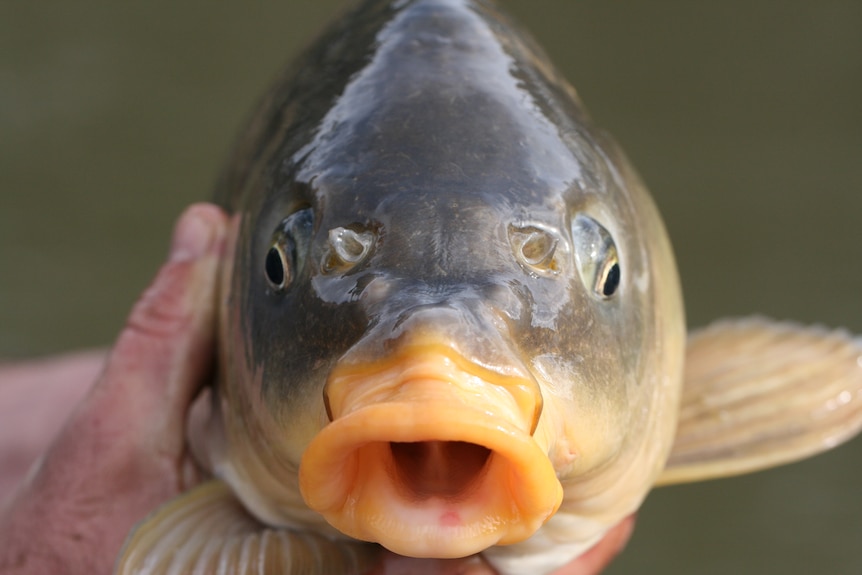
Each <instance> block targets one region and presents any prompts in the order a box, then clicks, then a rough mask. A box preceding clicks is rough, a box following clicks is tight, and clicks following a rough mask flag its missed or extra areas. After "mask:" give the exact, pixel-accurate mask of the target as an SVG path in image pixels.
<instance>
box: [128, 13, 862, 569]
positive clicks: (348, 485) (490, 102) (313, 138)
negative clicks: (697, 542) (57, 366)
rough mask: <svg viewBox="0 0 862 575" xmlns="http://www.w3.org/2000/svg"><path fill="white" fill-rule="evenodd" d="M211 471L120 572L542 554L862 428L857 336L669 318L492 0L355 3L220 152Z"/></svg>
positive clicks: (659, 261) (521, 559)
mask: <svg viewBox="0 0 862 575" xmlns="http://www.w3.org/2000/svg"><path fill="white" fill-rule="evenodd" d="M217 198H218V201H219V202H220V203H221V204H222V205H223V206H224V207H225V208H226V209H227V210H228V211H229V212H230V213H231V214H233V217H232V220H231V221H232V225H231V231H230V233H229V237H230V238H231V240H230V242H229V246H231V247H230V249H229V250H228V253H227V255H226V257H225V261H224V265H223V266H222V271H221V276H220V277H221V279H220V281H221V285H220V294H221V295H220V300H219V305H220V310H219V365H218V376H217V378H216V381H215V383H214V384H213V386H212V388H211V389H209V390H208V391H207V393H206V394H205V396H204V397H201V398H200V399H199V400H198V402H197V404H196V405H195V407H194V409H193V412H192V414H191V415H190V419H189V430H188V435H189V441H190V444H191V448H192V451H193V453H194V454H195V456H196V457H197V459H198V461H199V462H200V463H201V465H202V466H203V467H204V468H206V469H207V470H208V471H209V472H211V474H212V476H213V478H214V479H212V480H210V481H207V482H205V483H203V484H202V485H200V486H198V487H196V488H194V489H192V490H191V491H189V492H187V493H186V494H184V495H182V496H180V497H179V498H178V499H176V500H174V501H173V502H169V503H168V504H166V505H165V506H164V507H162V508H161V509H159V510H156V511H155V512H154V513H153V515H151V516H150V517H149V518H148V519H146V520H145V521H144V522H143V523H142V524H141V525H139V526H137V527H136V529H135V530H133V532H132V534H131V535H130V537H129V539H128V540H127V543H126V545H125V547H124V549H123V552H122V554H121V557H120V558H119V559H118V566H117V571H118V572H119V573H123V574H125V573H210V572H218V573H275V572H279V573H287V574H292V573H319V574H331V573H362V572H364V570H366V569H367V568H368V567H369V565H371V564H372V562H373V561H374V558H375V554H376V551H377V550H378V549H379V547H377V546H376V545H370V544H369V543H368V542H370V543H376V544H379V545H382V546H383V547H385V548H387V549H390V550H392V551H394V552H395V553H398V554H402V555H407V556H412V557H434V558H454V557H465V556H469V555H472V554H477V553H482V554H484V556H485V558H486V559H487V560H488V561H489V562H490V563H491V564H492V565H493V566H494V567H495V568H496V569H497V570H498V571H499V572H501V573H503V574H516V573H532V574H536V573H549V572H551V571H553V570H554V569H556V568H558V567H559V566H561V565H563V564H565V563H566V562H568V561H570V560H571V559H573V558H574V557H576V556H578V555H579V554H581V553H583V552H584V551H586V550H587V549H589V548H590V546H591V545H593V544H594V543H595V542H597V541H598V540H599V539H600V538H601V537H602V536H603V535H604V534H605V533H606V532H607V531H608V530H609V529H610V528H611V527H613V526H614V525H616V524H617V523H618V522H620V521H621V520H622V519H623V518H625V517H626V516H628V515H629V514H631V513H632V512H634V511H635V510H636V509H637V508H638V506H639V505H640V503H641V502H642V501H643V499H644V497H645V496H646V495H647V493H648V491H649V490H650V489H651V488H652V487H653V486H655V485H660V484H668V483H674V482H681V481H693V480H700V479H706V478H712V477H720V476H726V475H731V474H736V473H743V472H748V471H754V470H757V469H761V468H765V467H769V466H773V465H778V464H781V463H785V462H789V461H793V460H796V459H799V458H802V457H806V456H809V455H812V454H814V453H817V452H819V451H822V450H825V449H828V448H830V447H832V446H834V445H836V444H838V443H840V442H842V441H844V440H846V439H848V438H850V437H852V436H853V435H854V434H855V433H856V432H857V431H858V430H859V429H860V426H862V345H860V341H859V340H857V339H854V338H853V336H851V335H850V334H848V333H846V332H844V331H841V330H835V331H829V330H826V329H823V328H808V327H802V326H798V325H795V324H790V323H780V322H774V321H771V320H767V319H762V318H750V319H743V320H726V321H723V322H720V323H716V324H714V325H712V326H710V327H708V328H706V329H704V330H701V331H699V332H696V333H694V334H692V335H689V336H687V334H686V328H685V320H684V313H683V303H682V296H681V293H680V285H679V280H678V277H677V271H676V267H675V263H674V258H673V254H672V251H671V245H670V242H669V240H668V237H667V234H666V232H665V229H664V226H663V223H662V221H661V218H660V216H659V213H658V211H657V209H656V207H655V205H654V204H653V201H652V200H651V198H650V196H649V195H648V193H647V191H646V189H645V187H644V186H643V184H642V183H641V181H640V180H639V178H638V176H637V175H636V173H635V172H634V170H633V168H632V167H631V166H630V165H629V163H628V161H627V159H626V158H625V156H624V155H623V153H622V152H621V150H620V149H619V147H618V146H617V145H616V144H615V143H614V141H613V140H612V139H611V138H610V136H608V135H607V134H606V133H604V132H603V131H601V130H599V129H597V128H596V127H594V125H593V124H592V122H591V120H590V118H589V117H588V115H587V113H586V112H585V110H584V107H583V105H582V104H581V102H580V100H579V98H578V96H577V94H576V92H575V91H574V89H572V88H571V87H570V86H569V84H568V83H567V82H566V81H565V80H564V79H563V78H562V77H561V76H560V75H559V73H558V72H557V71H556V70H555V69H554V68H553V66H552V65H551V64H550V63H549V61H548V59H547V58H546V56H545V55H544V54H543V52H542V51H541V49H540V48H539V47H538V46H537V45H536V44H535V43H534V41H533V40H532V39H531V38H530V37H529V36H528V35H527V34H526V33H525V32H523V31H521V30H519V29H518V28H517V27H516V25H515V24H513V23H512V22H511V21H510V20H509V19H508V18H507V17H506V16H505V15H503V14H501V13H500V11H499V10H498V9H497V8H496V7H494V6H493V5H492V4H491V3H490V2H486V1H484V0H367V1H365V2H362V3H361V4H360V5H358V6H357V7H355V8H354V9H353V10H352V11H351V12H349V13H347V14H346V15H345V16H344V17H343V18H341V19H340V20H338V21H337V22H335V23H334V24H333V25H332V26H331V27H330V28H329V29H328V30H327V31H326V32H325V33H324V34H323V35H322V36H321V37H320V38H319V39H318V40H317V41H316V42H315V43H314V44H313V45H312V46H311V47H310V48H309V49H308V50H307V51H306V53H305V54H304V56H303V57H301V58H300V59H299V60H298V61H297V62H296V63H295V64H294V65H293V66H292V67H291V68H289V70H288V72H287V73H285V74H284V75H283V76H282V77H281V78H280V79H278V80H277V82H276V83H275V85H274V87H273V88H272V90H271V91H270V92H269V93H268V94H267V95H266V96H265V98H264V99H263V101H262V102H261V104H260V106H259V108H258V109H257V112H256V114H255V115H254V116H253V118H252V119H251V122H250V124H249V127H248V128H247V130H246V132H245V133H244V135H243V136H242V137H241V138H240V140H239V143H238V145H237V146H236V148H235V150H234V152H233V156H232V161H231V162H230V163H229V165H228V167H227V169H226V170H225V172H224V173H223V175H222V177H221V179H220V182H219V185H218V191H217Z"/></svg>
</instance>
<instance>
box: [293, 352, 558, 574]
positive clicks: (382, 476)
mask: <svg viewBox="0 0 862 575" xmlns="http://www.w3.org/2000/svg"><path fill="white" fill-rule="evenodd" d="M326 399H327V409H328V411H329V415H330V418H331V420H332V422H331V423H330V424H329V425H327V426H326V427H324V428H323V429H322V430H321V431H320V433H318V435H317V436H315V438H314V439H313V440H312V442H311V444H310V445H309V447H308V449H307V450H306V452H305V454H304V455H303V458H302V464H301V466H300V475H299V479H300V489H301V490H302V495H303V497H304V498H305V501H306V503H307V504H308V505H309V507H311V508H312V509H314V510H316V511H318V512H319V513H321V514H322V515H323V516H324V517H325V518H326V520H327V521H328V522H329V523H330V524H332V525H333V526H334V527H336V528H337V529H338V530H340V531H341V532H343V533H345V534H346V535H349V536H351V537H354V538H357V539H361V540H365V541H373V542H377V543H380V544H381V545H383V546H384V547H386V548H388V549H390V550H391V551H393V552H395V553H399V554H401V555H408V556H413V557H440V558H446V557H463V556H466V555H470V554H473V553H477V552H479V551H482V550H483V549H486V548H487V547H490V546H492V545H497V544H509V543H516V542H518V541H522V540H524V539H526V538H527V537H529V536H530V535H532V534H533V533H534V532H535V531H536V530H537V529H538V528H539V527H541V526H542V525H543V524H544V523H545V521H547V519H548V518H550V517H551V515H553V514H554V512H555V511H556V510H557V508H558V507H559V505H560V502H561V500H562V487H561V486H560V483H559V481H558V479H557V477H556V473H555V471H554V468H553V466H552V465H551V462H550V460H549V458H548V456H547V454H546V451H543V450H542V449H541V447H540V446H539V445H538V444H537V443H536V441H535V439H534V438H533V437H532V432H533V431H534V430H535V426H536V423H537V421H538V416H539V414H540V412H541V394H540V393H539V390H538V386H537V385H536V383H535V381H534V380H532V379H531V378H529V377H525V376H523V375H521V374H515V375H510V374H506V375H503V374H500V373H498V372H495V371H491V370H488V369H486V368H484V367H482V366H478V365H476V364H474V363H472V362H469V361H467V360H465V359H464V358H462V357H461V356H460V355H458V354H457V353H456V352H454V351H453V350H452V349H451V348H448V347H446V346H443V345H420V346H412V347H410V348H408V349H404V350H401V351H400V352H399V353H398V354H397V355H395V356H394V357H390V358H386V359H384V360H382V361H377V362H373V363H371V364H364V365H356V364H350V365H345V366H338V367H336V369H335V370H334V371H333V374H332V376H331V377H330V379H329V382H328V383H327V387H326Z"/></svg>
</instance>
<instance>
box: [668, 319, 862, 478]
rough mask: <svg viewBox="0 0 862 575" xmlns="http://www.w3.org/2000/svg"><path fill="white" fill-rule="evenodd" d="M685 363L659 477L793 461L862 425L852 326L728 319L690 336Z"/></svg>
mask: <svg viewBox="0 0 862 575" xmlns="http://www.w3.org/2000/svg"><path fill="white" fill-rule="evenodd" d="M685 361H686V365H685V376H684V385H683V391H682V401H681V404H680V414H679V423H678V427H677V432H676V438H675V440H674V444H673V447H672V449H671V454H670V458H669V460H668V462H667V466H666V468H665V471H664V472H663V473H662V475H661V476H660V477H659V481H658V484H659V485H661V484H670V483H681V482H685V481H698V480H702V479H710V478H714V477H722V476H727V475H737V474H740V473H747V472H750V471H757V470H759V469H764V468H767V467H773V466H776V465H781V464H784V463H790V462H792V461H796V460H798V459H802V458H804V457H808V456H810V455H814V454H816V453H819V452H821V451H825V450H827V449H830V448H832V447H835V446H836V445H838V444H840V443H842V442H844V441H846V440H848V439H850V438H851V437H853V436H854V435H855V434H856V433H858V432H859V430H860V428H862V339H860V338H858V337H857V338H854V336H852V335H851V334H850V333H848V332H847V331H844V330H828V329H825V328H822V327H804V326H800V325H797V324H793V323H787V322H776V321H771V320H768V319H765V318H758V317H755V318H746V319H737V320H725V321H721V322H717V323H715V324H713V325H711V326H709V327H707V328H705V329H703V330H700V331H698V332H695V333H693V334H692V335H691V336H690V337H689V340H688V347H687V350H686V358H685Z"/></svg>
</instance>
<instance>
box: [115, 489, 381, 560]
mask: <svg viewBox="0 0 862 575" xmlns="http://www.w3.org/2000/svg"><path fill="white" fill-rule="evenodd" d="M377 561H379V548H378V547H377V546H375V545H371V544H368V543H362V542H358V541H348V540H340V541H333V540H331V539H328V538H326V537H323V536H322V535H318V534H315V533H306V532H298V531H291V530H288V529H280V528H272V527H269V526H267V525H264V524H263V523H260V522H259V521H258V520H257V519H255V518H254V517H252V516H251V515H249V513H248V512H247V511H246V510H245V509H244V508H243V507H242V505H241V504H240V502H239V500H238V499H237V498H236V497H235V496H234V495H233V493H232V492H231V490H230V488H229V487H228V486H227V484H225V483H224V482H223V481H220V480H212V481H208V482H206V483H203V484H201V485H199V486H197V487H195V488H194V489H192V490H190V491H188V492H186V493H184V494H182V495H180V496H179V497H177V498H175V499H173V500H172V501H169V502H168V503H166V504H165V505H163V506H162V507H160V508H159V509H157V510H156V511H155V512H154V513H153V514H152V515H150V516H149V517H148V518H146V519H145V520H144V521H143V522H142V523H140V524H139V525H137V526H136V528H135V529H134V530H133V531H132V533H131V535H130V536H129V538H128V539H127V540H126V543H125V545H124V546H123V549H122V551H121V553H120V557H119V558H118V560H117V565H116V570H115V573H116V574H117V575H131V574H136V575H191V574H200V575H204V574H206V575H209V574H211V573H224V574H230V575H263V574H265V573H307V574H309V575H327V574H329V573H350V574H355V575H359V574H361V573H364V572H366V571H368V569H369V568H370V567H372V566H373V565H374V564H375V563H376V562H377Z"/></svg>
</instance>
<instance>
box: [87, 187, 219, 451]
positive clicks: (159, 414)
mask: <svg viewBox="0 0 862 575" xmlns="http://www.w3.org/2000/svg"><path fill="white" fill-rule="evenodd" d="M225 224H226V217H225V215H224V213H223V212H222V211H221V210H220V209H219V208H218V207H216V206H214V205H212V204H195V205H193V206H191V207H189V208H188V209H187V210H186V211H185V212H184V213H183V215H182V216H181V217H180V219H179V221H178V222H177V225H176V227H175V230H174V237H173V240H172V242H171V249H170V254H169V256H168V261H167V263H166V264H165V265H164V266H163V267H162V268H161V270H159V273H158V274H157V276H156V278H155V280H154V281H153V283H152V284H151V285H150V287H149V288H148V289H147V290H146V291H145V292H144V293H143V295H142V296H141V297H140V299H139V300H138V302H137V303H136V304H135V306H134V307H133V309H132V311H131V313H130V315H129V318H128V320H127V322H126V326H125V327H124V329H123V331H122V332H121V333H120V336H119V337H118V338H117V341H116V344H115V345H114V348H113V350H112V352H111V354H110V356H109V359H108V362H107V364H106V367H105V372H104V374H103V376H102V378H101V379H100V381H99V383H98V384H97V385H96V387H95V388H94V390H93V395H94V397H93V399H96V398H99V399H101V400H102V401H106V402H109V403H110V404H112V405H113V406H114V408H115V409H113V410H111V411H112V412H114V413H115V414H116V415H117V416H119V417H120V418H122V419H124V421H122V422H121V423H122V424H124V425H127V424H128V423H129V420H128V419H125V418H124V417H123V416H124V414H126V415H127V413H126V412H127V411H128V409H134V411H135V412H136V413H137V414H141V415H143V414H146V417H145V418H139V417H137V416H136V419H141V423H142V424H144V425H147V426H148V427H153V426H159V425H160V424H161V425H162V426H163V427H165V428H172V427H174V426H176V425H180V426H182V421H183V419H184V417H185V411H186V409H187V408H188V405H189V403H190V402H191V399H192V398H193V397H194V395H195V393H197V391H198V389H199V387H200V385H201V383H202V381H203V380H204V379H205V377H206V376H207V375H208V372H209V370H210V366H211V360H212V353H213V347H214V341H213V338H214V330H215V327H214V323H215V306H216V302H215V297H216V295H215V294H216V290H217V285H216V284H217V274H216V271H217V269H218V264H219V260H220V259H221V252H222V250H223V244H224V235H225V227H226V225H225ZM174 435H175V436H177V437H179V438H181V435H182V433H181V431H178V432H177V433H175V434H174ZM162 447H164V445H162Z"/></svg>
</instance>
